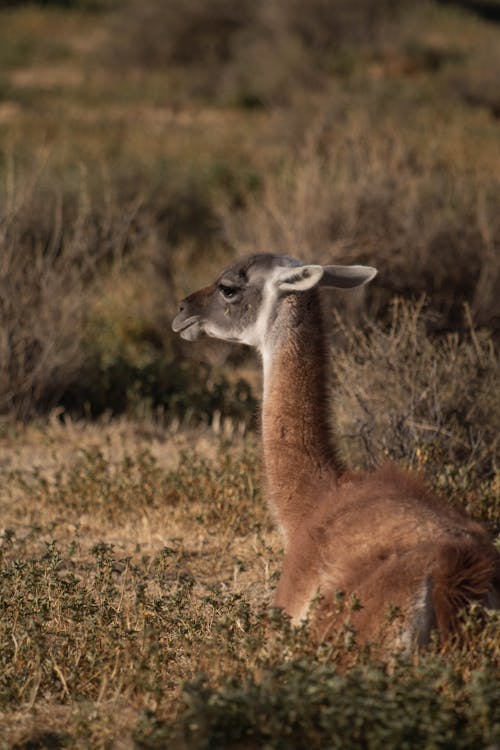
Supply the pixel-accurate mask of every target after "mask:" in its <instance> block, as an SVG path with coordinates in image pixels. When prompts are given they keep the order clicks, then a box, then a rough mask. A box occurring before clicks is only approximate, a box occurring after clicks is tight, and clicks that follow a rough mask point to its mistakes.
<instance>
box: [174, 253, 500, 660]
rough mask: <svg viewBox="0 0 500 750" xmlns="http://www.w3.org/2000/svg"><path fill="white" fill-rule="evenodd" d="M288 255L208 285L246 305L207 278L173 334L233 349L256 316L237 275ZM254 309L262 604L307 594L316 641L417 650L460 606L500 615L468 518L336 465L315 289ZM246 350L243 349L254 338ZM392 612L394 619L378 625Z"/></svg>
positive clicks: (410, 485) (291, 608)
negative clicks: (271, 522)
mask: <svg viewBox="0 0 500 750" xmlns="http://www.w3.org/2000/svg"><path fill="white" fill-rule="evenodd" d="M289 260H290V259H286V258H283V257H282V256H271V255H262V256H253V257H252V258H250V259H247V260H246V261H243V262H241V263H238V264H235V266H234V267H232V268H231V269H228V270H226V271H225V272H224V273H223V274H222V276H221V277H220V278H222V279H223V280H224V283H226V284H227V283H230V284H231V283H232V284H236V287H237V288H238V295H239V298H241V299H243V298H244V300H245V302H244V303H243V304H241V305H240V306H239V305H238V304H236V303H235V304H234V305H233V304H230V303H229V302H227V303H226V302H223V301H222V298H221V290H220V289H218V287H217V284H216V285H212V286H209V287H206V288H205V289H202V290H200V291H199V292H196V293H195V294H192V295H191V296H190V297H188V298H187V299H186V300H184V302H183V303H182V304H181V311H180V313H179V315H178V316H177V318H176V320H175V321H174V324H173V325H174V330H178V331H183V332H184V333H185V337H187V338H188V339H190V340H193V339H194V338H196V336H197V335H198V334H199V332H200V331H201V330H202V326H204V330H206V331H208V332H209V333H210V331H211V333H210V335H214V336H216V337H218V338H223V339H224V338H226V339H228V340H241V341H243V342H245V338H244V334H245V331H246V329H247V328H248V326H250V329H251V328H252V323H253V324H254V325H257V323H256V321H257V322H258V321H259V320H260V319H259V317H258V312H259V309H260V307H261V306H262V307H263V309H264V310H266V302H265V298H264V297H265V295H264V296H263V291H262V290H263V287H259V286H258V284H257V282H256V281H254V282H252V281H251V280H250V281H249V278H248V274H249V273H250V269H252V268H253V273H254V278H256V279H260V280H262V278H264V277H265V276H266V274H269V273H271V274H272V273H273V268H274V270H276V269H275V266H276V263H278V265H279V266H280V267H281V268H282V267H283V264H284V267H285V268H286V267H288V266H287V263H289ZM291 267H292V268H296V264H294V263H292V266H291ZM316 268H317V267H316ZM329 268H330V269H332V268H334V267H329ZM310 269H313V267H310ZM250 275H251V274H250ZM228 276H229V281H227V279H228ZM368 276H369V277H370V278H371V277H372V276H370V274H368V275H367V276H366V277H365V279H367V278H368ZM292 278H293V276H292ZM298 278H299V279H300V278H302V281H303V280H304V279H307V278H309V276H308V275H307V274H306V275H305V276H302V277H300V274H299V275H298ZM347 278H348V275H347V276H346V277H345V278H344V281H345V279H347ZM343 283H344V282H342V283H341V284H340V285H341V286H342V285H343ZM252 284H253V286H252ZM256 284H257V286H255V285H256ZM222 292H224V289H223V290H222ZM245 295H246V296H245ZM236 299H238V296H237V297H236ZM266 314H268V319H267V321H266V323H265V325H266V329H265V331H264V333H261V339H260V343H258V344H257V345H259V347H260V349H261V352H262V355H263V361H264V384H265V387H264V402H263V409H262V439H263V447H264V464H265V471H266V478H267V494H268V499H269V504H270V506H271V508H272V510H273V512H274V514H275V516H276V519H277V521H278V523H279V526H280V528H281V530H282V532H283V536H284V540H285V558H284V561H283V574H282V577H281V580H280V582H279V585H278V588H277V591H276V596H275V603H276V604H277V605H278V606H280V607H282V608H283V609H284V610H285V611H286V612H287V613H288V614H289V615H290V616H291V617H292V618H293V619H294V620H295V621H296V622H299V621H300V620H301V619H302V618H303V617H304V616H306V615H307V614H308V609H309V606H310V604H311V602H312V601H314V600H315V598H316V597H317V594H318V593H319V594H320V595H321V597H322V598H321V600H320V602H319V603H318V605H317V606H316V607H315V608H314V609H313V612H312V615H311V626H312V630H313V632H314V633H315V634H316V636H317V637H318V638H320V639H330V638H333V637H335V632H336V631H337V630H338V628H339V625H340V624H341V623H342V622H345V621H346V620H350V621H351V622H352V623H353V625H354V626H355V627H356V629H357V631H358V637H359V639H360V640H365V641H366V640H373V639H380V638H382V639H383V640H385V641H386V642H387V643H391V644H393V645H394V644H395V643H396V644H397V643H400V644H402V645H404V646H405V647H409V646H411V645H412V644H417V645H423V644H425V643H426V642H427V641H428V640H429V637H430V634H431V631H432V629H434V628H437V629H438V631H439V633H440V634H441V636H442V637H443V639H446V638H449V637H450V636H452V635H453V633H454V632H456V630H457V628H458V623H459V615H460V612H461V610H462V609H463V608H464V607H465V606H466V605H467V604H468V603H470V602H474V601H477V602H481V603H483V604H486V605H488V606H490V607H499V606H500V556H499V554H498V552H497V551H496V550H495V548H494V547H493V545H492V543H491V540H490V539H489V537H488V535H487V533H486V531H485V530H484V529H483V528H482V527H481V526H480V525H479V524H477V523H475V522H473V521H471V520H469V519H468V518H467V517H466V516H465V515H464V514H463V513H462V512H460V511H459V510H457V509H454V508H451V507H450V506H449V505H448V504H447V503H446V502H444V500H442V499H440V498H438V497H436V496H435V495H433V493H432V492H430V490H429V489H428V488H427V487H426V486H425V485H423V484H422V482H421V481H420V480H419V479H418V478H416V477H414V476H413V475H412V474H410V473H407V472H403V471H400V470H398V469H397V468H395V467H393V466H385V467H382V468H381V469H379V470H378V471H375V472H373V473H371V474H363V473H358V474H351V473H347V472H346V471H345V468H344V465H343V462H342V460H341V459H340V452H339V450H338V447H337V445H336V442H335V436H334V433H333V432H332V430H331V426H330V422H329V409H330V388H329V382H328V369H329V368H328V353H327V347H326V343H325V336H324V330H323V318H322V313H321V303H320V298H319V291H318V289H317V288H310V289H309V290H307V288H306V289H304V288H303V290H302V291H301V292H300V293H292V294H286V295H283V296H281V297H280V299H279V300H278V298H277V297H276V298H275V303H274V307H273V308H272V309H267V313H266ZM259 325H260V323H259ZM189 326H191V327H189ZM207 326H208V328H207ZM186 327H187V332H186ZM252 330H254V329H252ZM254 333H255V330H254ZM235 336H236V339H235ZM246 343H251V344H252V345H256V344H255V339H254V338H251V340H247V341H246ZM339 590H342V591H345V592H346V594H347V595H348V597H349V596H352V595H354V594H355V595H356V596H357V597H358V598H359V599H360V601H361V604H362V608H361V609H359V608H357V609H356V610H355V611H353V612H349V611H346V610H344V611H341V609H342V608H340V609H339V607H338V601H337V595H336V592H338V591H339ZM391 605H392V614H393V615H394V613H399V615H398V617H396V618H395V619H394V618H392V619H393V621H392V622H389V620H388V618H387V615H388V613H389V610H390V609H391ZM389 619H391V618H389Z"/></svg>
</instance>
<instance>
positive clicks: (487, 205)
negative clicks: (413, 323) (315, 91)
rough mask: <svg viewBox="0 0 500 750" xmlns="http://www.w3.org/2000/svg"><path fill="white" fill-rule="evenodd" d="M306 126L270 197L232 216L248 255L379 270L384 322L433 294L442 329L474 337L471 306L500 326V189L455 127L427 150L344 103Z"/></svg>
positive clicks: (269, 186) (231, 231) (239, 249)
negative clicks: (453, 140) (398, 301)
mask: <svg viewBox="0 0 500 750" xmlns="http://www.w3.org/2000/svg"><path fill="white" fill-rule="evenodd" d="M428 124H429V122H427V120H426V115H425V114H422V127H423V128H425V127H426V126H427V125H428ZM296 127H297V129H298V131H299V133H298V134H294V135H290V131H291V132H292V133H293V131H294V121H293V119H292V120H291V121H290V118H289V116H288V115H287V118H286V122H283V137H284V138H288V139H289V141H290V140H291V146H290V149H289V152H288V155H287V156H286V157H285V158H282V159H280V160H279V161H278V162H277V163H276V164H275V165H274V168H273V169H269V167H268V168H267V174H266V177H265V178H264V184H263V189H262V191H261V192H260V193H258V194H255V195H253V196H250V197H249V199H248V201H247V203H246V205H245V206H244V207H243V208H242V210H240V211H235V210H234V209H233V208H232V207H231V209H230V210H224V209H222V213H223V216H224V225H225V231H226V237H227V241H228V243H229V245H230V246H231V247H233V248H234V249H235V252H236V253H238V254H242V253H246V252H256V251H273V252H285V253H288V254H291V255H295V256H298V257H300V258H303V259H305V260H313V261H316V262H318V261H319V262H331V261H335V260H338V261H340V262H360V261H361V262H365V263H369V264H372V265H375V266H377V267H378V269H379V276H378V278H377V281H376V283H375V284H374V285H372V286H371V287H370V290H369V292H368V293H369V295H370V301H371V308H370V310H371V313H372V314H374V315H378V314H381V313H383V312H384V308H385V306H386V305H387V304H388V303H389V302H390V299H391V298H392V296H393V295H394V294H399V295H402V296H410V297H413V298H414V299H416V298H418V296H420V294H422V293H425V294H426V295H427V296H428V298H429V308H430V309H431V310H432V311H433V313H435V321H434V322H435V327H436V328H438V329H439V328H441V329H445V330H447V329H448V330H449V329H456V328H460V327H462V326H463V304H464V302H467V303H468V304H470V306H471V309H472V311H473V313H474V318H475V320H476V321H477V323H478V325H490V326H495V325H497V324H498V321H499V320H500V297H499V296H498V293H497V290H498V287H499V284H500V263H499V262H498V258H499V254H500V214H499V212H498V211H497V209H496V203H497V198H496V196H497V195H498V189H499V184H498V179H497V178H496V177H495V176H494V175H492V174H491V175H485V174H484V173H482V172H481V171H480V170H479V168H478V171H477V174H475V173H474V172H473V171H472V170H471V167H470V164H469V163H468V162H467V160H463V161H462V162H460V161H456V156H455V154H454V153H453V151H452V152H451V154H450V146H449V138H450V136H449V132H448V130H447V128H440V127H439V126H438V125H436V126H435V127H434V133H433V136H432V138H430V139H426V140H425V141H423V140H421V139H420V136H419V133H418V129H414V130H412V131H411V132H403V131H402V130H401V128H400V127H399V125H398V124H396V122H394V121H392V120H391V119H390V118H380V117H379V116H378V114H377V112H370V111H367V112H366V113H361V112H358V111H356V110H352V111H351V112H349V110H347V111H346V109H345V108H344V105H343V103H342V99H341V98H340V100H339V103H338V105H334V107H333V108H332V109H331V110H330V111H329V112H327V113H326V114H325V111H323V112H321V113H320V114H319V116H317V117H315V118H313V120H312V122H309V124H307V125H304V124H303V123H302V122H299V124H298V125H296ZM460 148H461V144H460V142H458V143H457V144H456V149H457V152H458V153H460V151H459V149H460ZM263 171H264V170H263ZM479 185H480V187H478V186H479Z"/></svg>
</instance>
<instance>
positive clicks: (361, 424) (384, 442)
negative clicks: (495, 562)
mask: <svg viewBox="0 0 500 750" xmlns="http://www.w3.org/2000/svg"><path fill="white" fill-rule="evenodd" d="M341 329H342V331H343V334H344V336H345V339H346V343H347V345H346V349H345V350H340V351H337V352H336V354H335V370H336V374H337V377H338V379H339V385H340V388H339V398H338V423H339V429H340V433H341V436H342V444H343V447H344V449H345V452H346V454H347V456H348V457H349V463H350V464H351V465H356V466H364V467H367V468H373V467H374V466H376V465H380V463H382V462H383V461H384V460H386V459H387V458H390V459H393V460H396V461H398V462H403V463H405V464H406V465H407V466H411V467H413V468H417V469H419V470H423V471H424V472H425V473H427V476H428V480H429V481H430V482H431V483H432V484H433V485H434V487H436V488H437V489H438V490H440V491H443V492H445V493H446V494H448V495H449V496H450V497H451V498H452V499H453V501H454V502H457V503H460V504H462V505H467V507H468V510H469V512H471V513H473V514H474V515H475V516H476V517H478V518H480V519H482V520H484V521H486V522H488V523H489V524H490V525H491V526H492V527H493V528H494V529H496V531H497V532H498V531H499V527H498V522H499V511H500V506H499V496H498V486H497V487H496V488H495V481H496V482H497V483H498V478H499V477H498V471H499V466H498V447H499V434H500V398H499V397H498V372H499V368H498V364H499V362H498V354H497V352H496V351H495V347H494V345H493V341H492V339H491V336H490V335H489V334H488V333H486V332H479V331H475V330H474V329H471V330H470V333H469V335H468V336H467V337H466V338H459V336H458V335H457V334H450V335H448V336H446V337H442V338H438V339H433V338H431V337H430V336H429V335H427V333H426V313H425V308H424V307H423V305H422V304H419V305H410V304H408V303H404V302H402V301H399V300H396V301H395V302H394V304H393V308H392V322H391V325H390V327H388V328H384V327H382V326H380V325H375V324H371V325H369V326H368V328H367V329H365V330H360V329H359V328H357V329H354V328H347V327H346V326H343V325H342V326H341Z"/></svg>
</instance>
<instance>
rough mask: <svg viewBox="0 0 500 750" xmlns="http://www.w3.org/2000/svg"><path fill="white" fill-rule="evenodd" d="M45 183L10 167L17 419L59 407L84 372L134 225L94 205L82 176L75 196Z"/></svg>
mask: <svg viewBox="0 0 500 750" xmlns="http://www.w3.org/2000/svg"><path fill="white" fill-rule="evenodd" d="M46 177H47V176H46V174H44V169H43V167H41V168H40V169H36V168H35V169H34V170H33V172H32V174H31V175H30V176H26V175H22V176H20V175H18V174H17V172H16V170H15V169H14V167H13V166H12V165H10V167H9V168H8V169H7V171H6V173H5V181H4V182H3V184H2V185H1V186H0V206H1V216H0V258H1V265H0V290H1V292H0V413H3V414H5V413H10V414H12V415H15V416H18V417H26V416H28V415H29V414H31V413H33V410H34V409H36V408H37V407H39V406H40V405H41V404H45V405H50V403H54V402H55V401H56V400H57V399H58V398H59V397H60V395H61V393H62V392H63V391H64V390H65V388H66V387H67V386H68V384H69V383H71V381H72V379H73V378H74V377H75V374H76V373H77V372H78V371H79V369H80V368H81V367H82V364H83V361H84V358H85V352H84V351H83V348H82V337H83V334H84V324H85V320H86V316H87V313H88V310H89V307H90V305H91V303H92V300H93V298H94V294H95V287H96V283H97V281H98V279H99V277H100V276H101V275H102V274H103V273H105V269H106V268H107V267H108V266H109V264H110V263H111V262H112V261H113V259H114V258H116V256H118V255H119V254H120V253H121V251H122V249H123V247H124V244H125V238H126V235H127V231H128V219H130V217H127V214H126V212H125V213H124V214H123V215H122V216H121V217H120V219H119V220H117V219H118V217H117V214H114V215H112V211H111V210H110V209H109V207H107V208H108V211H107V210H105V209H104V210H103V209H102V208H101V207H97V206H95V205H93V203H92V201H91V199H90V197H89V194H88V192H87V186H86V180H85V174H84V173H82V174H81V175H80V177H81V181H80V185H79V187H78V188H77V189H76V190H75V191H74V192H73V193H71V192H68V191H66V192H65V191H64V190H63V189H62V188H61V187H59V188H57V187H56V188H54V187H49V184H50V182H49V181H48V180H47V179H46Z"/></svg>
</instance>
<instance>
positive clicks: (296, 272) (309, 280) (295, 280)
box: [275, 266, 324, 292]
mask: <svg viewBox="0 0 500 750" xmlns="http://www.w3.org/2000/svg"><path fill="white" fill-rule="evenodd" d="M323 272H324V269H323V266H295V267H292V268H280V269H279V275H278V277H277V278H276V279H275V283H276V286H277V287H278V289H281V291H282V292H305V291H306V290H307V289H312V288H313V286H316V284H317V283H318V282H319V281H320V279H321V277H322V276H323Z"/></svg>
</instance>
